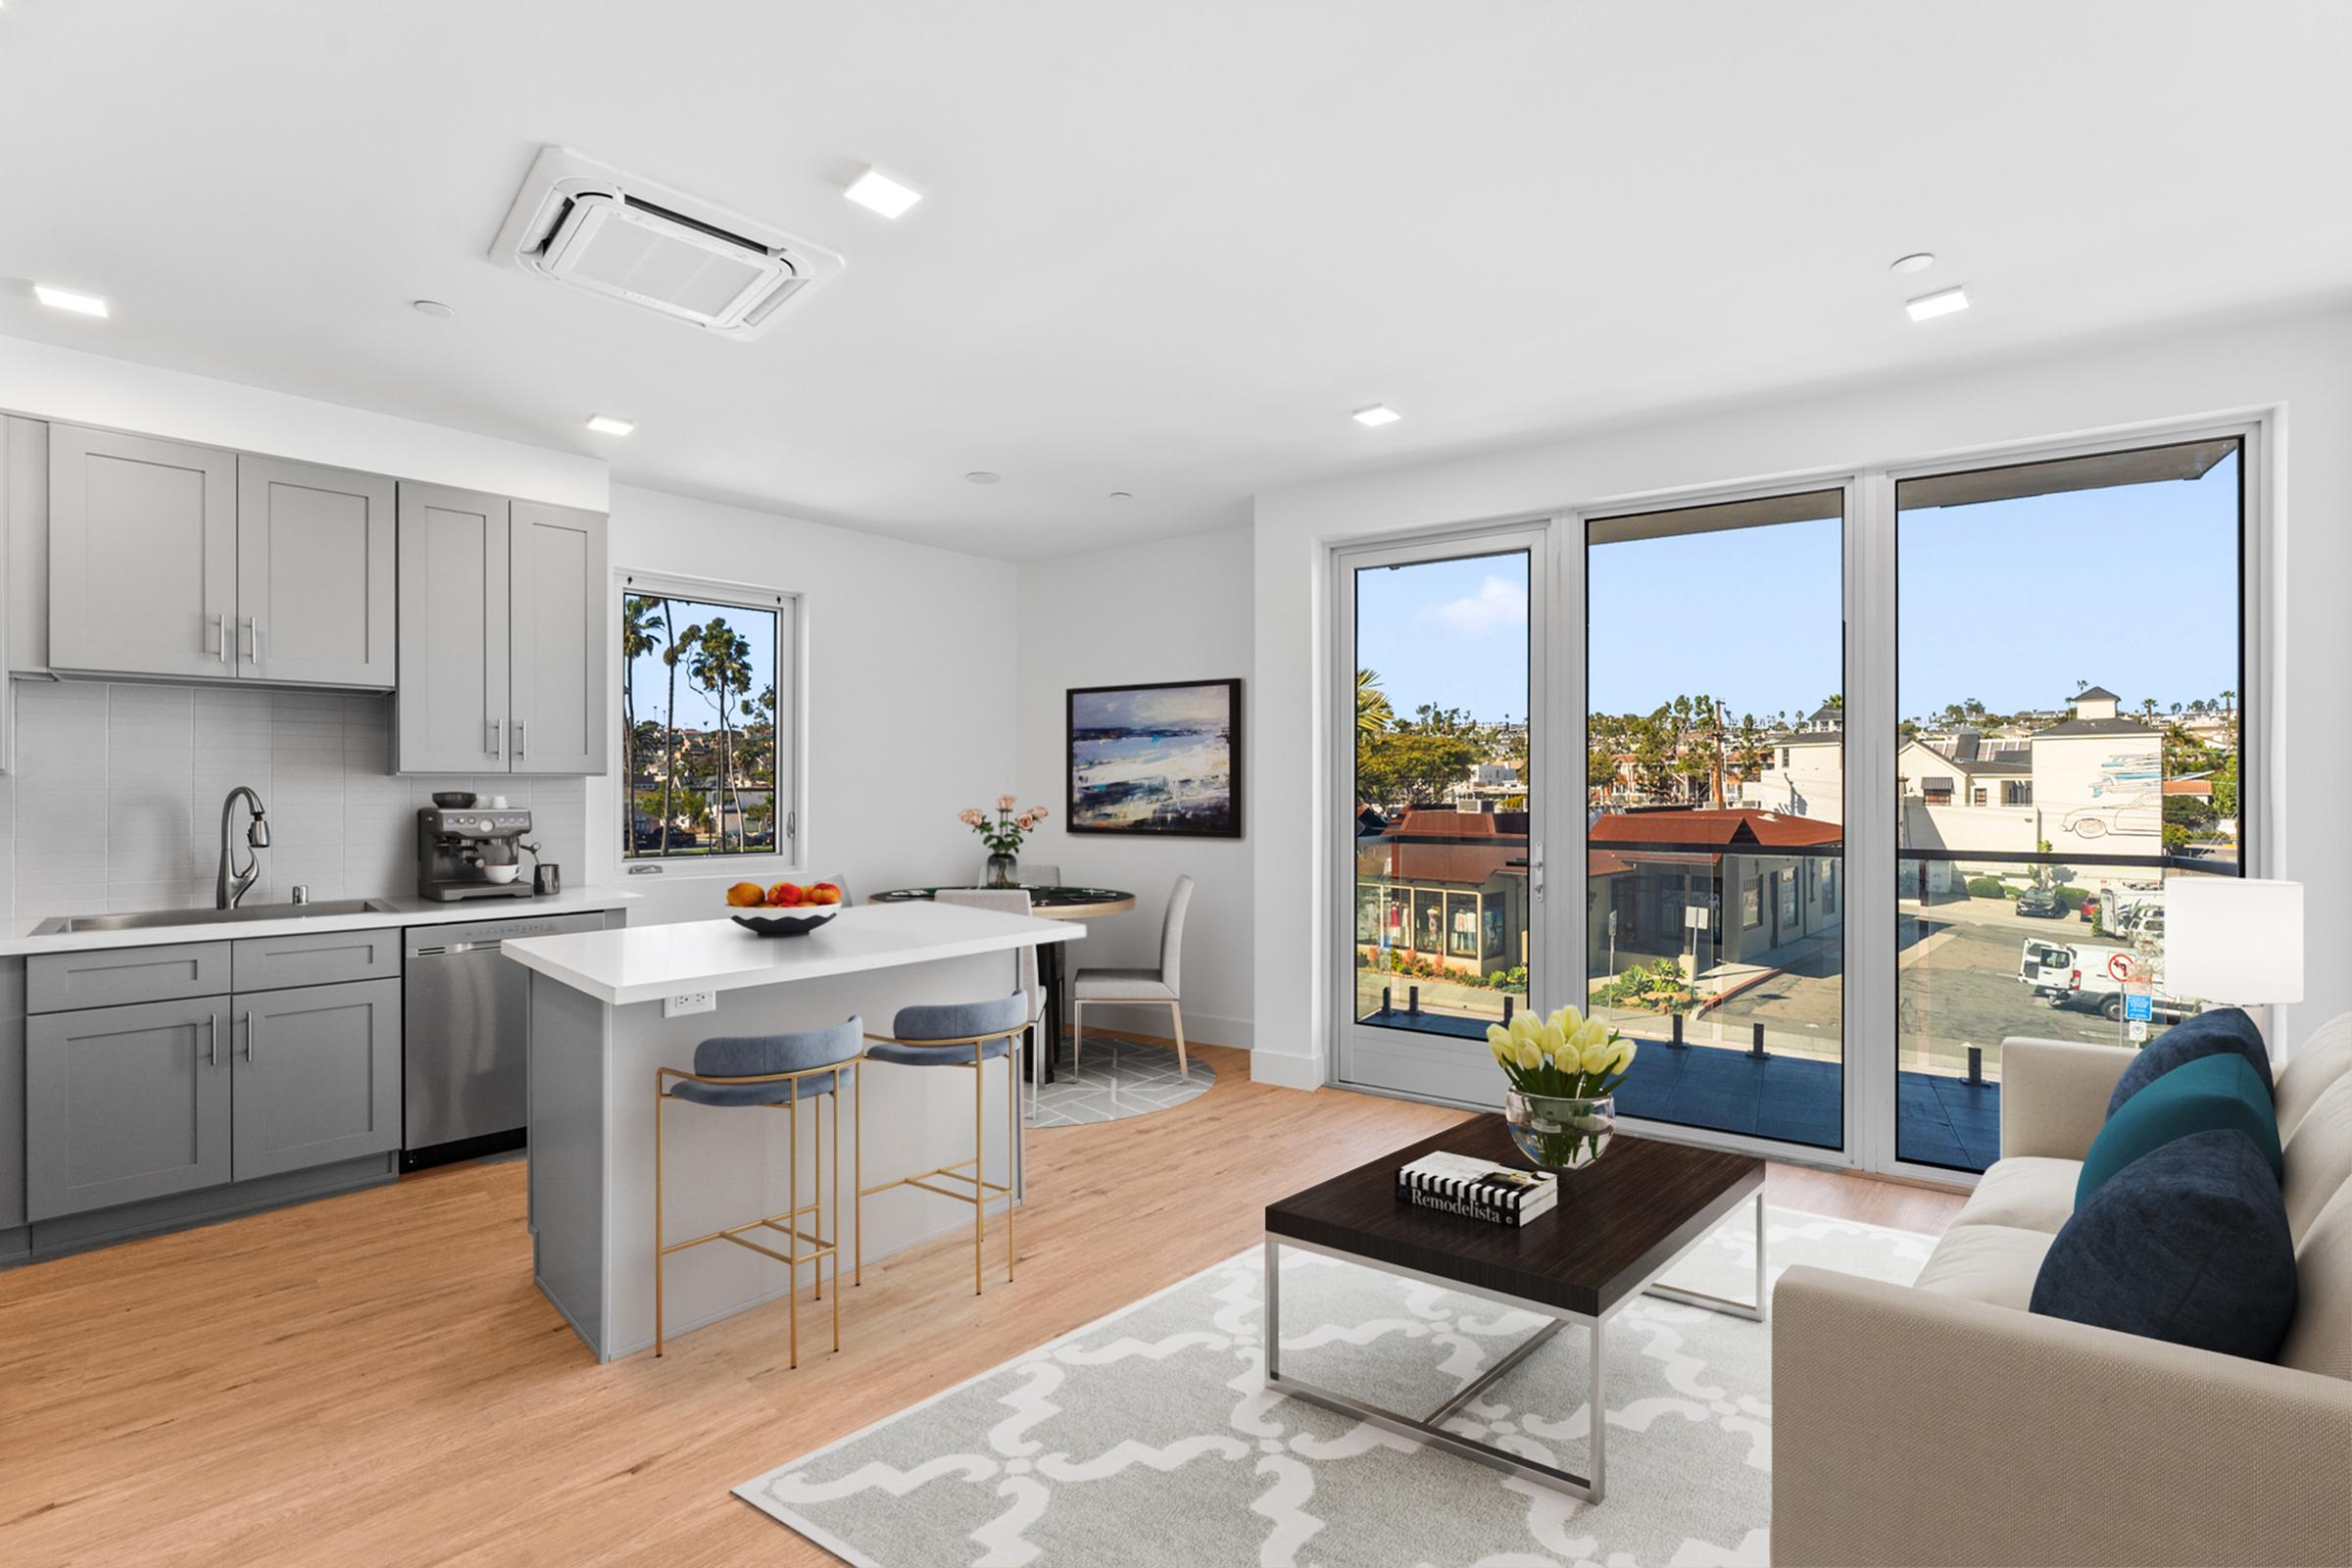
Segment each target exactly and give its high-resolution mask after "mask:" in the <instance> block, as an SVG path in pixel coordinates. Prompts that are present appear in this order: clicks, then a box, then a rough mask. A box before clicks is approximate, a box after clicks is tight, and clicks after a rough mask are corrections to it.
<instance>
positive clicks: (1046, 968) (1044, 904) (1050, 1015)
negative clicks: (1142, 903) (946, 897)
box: [865, 883, 1135, 1084]
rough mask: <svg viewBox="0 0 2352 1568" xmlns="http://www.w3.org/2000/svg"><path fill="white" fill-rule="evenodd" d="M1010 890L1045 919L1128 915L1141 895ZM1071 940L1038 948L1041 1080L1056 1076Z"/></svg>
mask: <svg viewBox="0 0 2352 1568" xmlns="http://www.w3.org/2000/svg"><path fill="white" fill-rule="evenodd" d="M950 891H953V892H959V893H960V892H978V891H980V889H978V888H977V887H974V886H972V885H971V884H968V883H967V884H951V885H949V886H946V887H936V888H891V889H889V890H887V891H885V892H881V893H875V894H870V895H868V896H867V898H866V901H865V902H866V903H868V904H916V903H927V902H929V901H930V900H931V899H932V897H934V896H935V895H937V894H939V893H942V892H950ZM1004 891H1012V892H1022V893H1026V894H1028V895H1029V912H1030V913H1031V914H1034V915H1036V916H1037V917H1038V918H1039V919H1041V920H1091V919H1093V918H1095V917H1096V916H1097V915H1103V914H1124V913H1126V912H1127V911H1128V910H1129V909H1132V908H1134V907H1135V895H1134V894H1132V893H1127V892H1122V891H1121V890H1120V889H1118V888H1083V887H1030V886H1027V885H1026V884H1024V885H1023V886H1021V887H1019V888H1017V889H1008V890H1004ZM1068 946H1069V944H1068V943H1066V942H1045V943H1040V944H1039V945H1038V949H1037V983H1038V988H1039V989H1040V990H1041V991H1043V992H1044V993H1045V1008H1044V1012H1045V1016H1044V1018H1043V1019H1042V1020H1040V1022H1041V1026H1042V1027H1043V1029H1044V1031H1045V1036H1046V1049H1045V1050H1044V1051H1043V1052H1041V1053H1039V1054H1038V1056H1037V1060H1036V1062H1035V1064H1034V1065H1033V1067H1032V1070H1031V1076H1032V1077H1034V1079H1035V1080H1036V1081H1037V1082H1039V1083H1044V1084H1050V1083H1052V1082H1053V1081H1054V1066H1055V1063H1056V1061H1057V1060H1058V1059H1059V1057H1060V1055H1061V1035H1062V1018H1063V1016H1064V1014H1063V1010H1062V992H1063V990H1064V987H1065V983H1066V979H1067V976H1068V973H1069V964H1068V962H1067V961H1066V959H1065V957H1064V955H1063V951H1062V950H1063V949H1065V948H1067V947H1068Z"/></svg>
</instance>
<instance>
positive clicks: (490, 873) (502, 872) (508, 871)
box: [482, 865, 522, 882]
mask: <svg viewBox="0 0 2352 1568" xmlns="http://www.w3.org/2000/svg"><path fill="white" fill-rule="evenodd" d="M521 874H522V867H521V866H519V865H485V866H483V867H482V875H483V876H485V877H488V878H489V879H490V880H491V881H493V882H512V881H514V880H515V878H516V877H518V876H520V875H521Z"/></svg>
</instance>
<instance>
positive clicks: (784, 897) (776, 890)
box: [767, 882, 808, 909]
mask: <svg viewBox="0 0 2352 1568" xmlns="http://www.w3.org/2000/svg"><path fill="white" fill-rule="evenodd" d="M767 902H768V903H769V905H771V906H773V907H777V908H783V909H789V908H791V907H794V906H795V905H799V904H805V903H807V902H808V895H807V894H805V893H803V892H802V891H801V888H800V884H798V883H795V882H779V883H777V884H776V885H775V886H774V887H772V888H769V889H768V890H767Z"/></svg>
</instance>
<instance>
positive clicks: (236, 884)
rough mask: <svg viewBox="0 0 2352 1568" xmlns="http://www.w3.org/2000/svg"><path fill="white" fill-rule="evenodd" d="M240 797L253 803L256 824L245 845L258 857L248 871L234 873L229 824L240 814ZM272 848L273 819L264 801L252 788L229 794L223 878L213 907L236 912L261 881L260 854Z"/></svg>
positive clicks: (223, 812) (247, 831)
mask: <svg viewBox="0 0 2352 1568" xmlns="http://www.w3.org/2000/svg"><path fill="white" fill-rule="evenodd" d="M240 795H242V796H244V797H245V799H246V800H248V801H250V802H252V803H253V822H252V824H251V825H250V826H248V827H247V828H246V829H245V843H246V844H247V846H248V847H249V848H250V849H251V850H252V851H253V852H254V854H253V858H252V859H251V860H249V861H247V862H246V866H245V869H244V870H242V871H237V872H233V873H232V872H231V871H230V870H229V844H228V822H229V818H230V816H231V815H233V814H234V813H235V811H236V808H237V797H238V796H240ZM269 847H270V818H269V815H268V813H267V812H266V810H265V809H264V808H263V806H262V798H261V797H260V796H259V795H256V794H254V793H253V791H252V789H251V788H249V787H248V786H246V785H243V784H240V785H238V786H237V787H236V788H235V789H233V790H230V791H229V792H228V799H227V800H225V801H222V802H221V876H220V880H219V881H218V882H217V883H215V884H214V893H213V907H215V908H217V909H233V908H235V907H237V901H238V900H239V899H241V898H243V897H244V896H245V891H246V889H248V888H250V887H252V886H253V885H254V883H256V882H258V881H260V880H261V876H262V857H261V853H260V852H262V851H263V850H266V849H268V848H269Z"/></svg>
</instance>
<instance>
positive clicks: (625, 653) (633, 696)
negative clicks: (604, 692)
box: [620, 594, 659, 848]
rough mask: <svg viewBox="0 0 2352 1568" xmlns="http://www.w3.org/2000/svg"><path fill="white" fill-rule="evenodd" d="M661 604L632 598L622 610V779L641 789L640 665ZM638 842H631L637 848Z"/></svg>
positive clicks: (650, 642) (648, 649)
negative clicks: (639, 740) (639, 762)
mask: <svg viewBox="0 0 2352 1568" xmlns="http://www.w3.org/2000/svg"><path fill="white" fill-rule="evenodd" d="M658 609H659V601H657V600H654V599H652V598H649V597H647V596H645V595H643V594H631V595H630V596H629V597H628V598H626V599H624V600H622V601H621V607H620V722H621V731H620V733H621V756H620V766H621V777H622V778H624V779H626V780H628V784H627V787H628V788H630V789H635V788H636V787H637V661H638V659H639V658H641V657H642V656H644V655H646V654H650V653H652V652H653V651H654V647H655V643H654V615H655V613H656V612H657V610H658ZM635 845H636V840H635V838H634V837H632V838H631V839H630V847H631V848H634V847H635Z"/></svg>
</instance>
